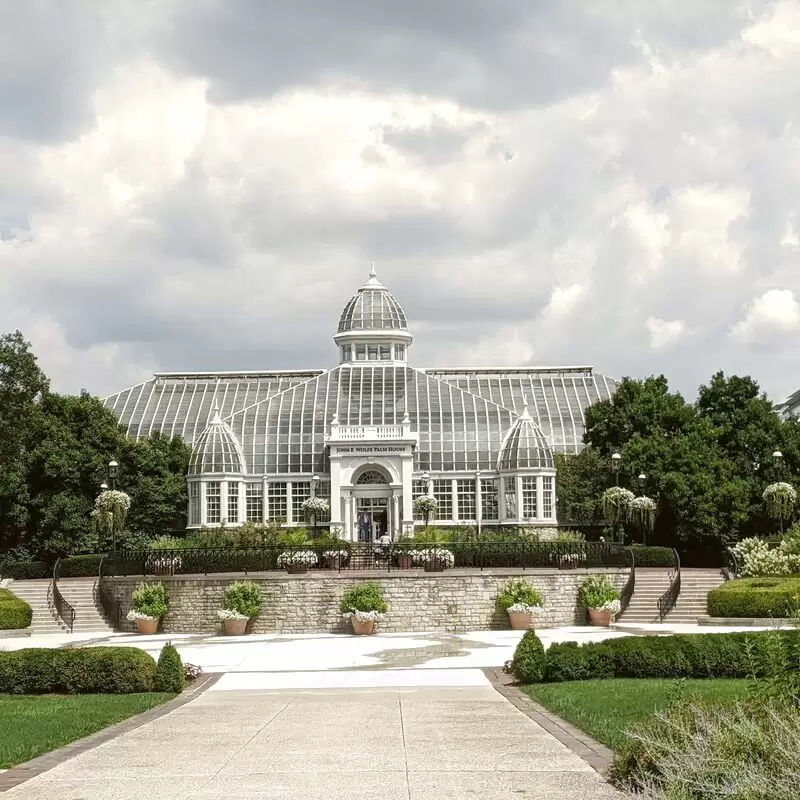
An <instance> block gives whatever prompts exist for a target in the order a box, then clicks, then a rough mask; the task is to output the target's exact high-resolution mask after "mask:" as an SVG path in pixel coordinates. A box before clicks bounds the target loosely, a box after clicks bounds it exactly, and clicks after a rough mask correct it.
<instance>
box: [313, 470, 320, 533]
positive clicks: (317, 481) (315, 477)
mask: <svg viewBox="0 0 800 800" xmlns="http://www.w3.org/2000/svg"><path fill="white" fill-rule="evenodd" d="M317 486H319V475H314V476H312V478H311V496H312V497H316V496H317ZM311 518H312V522H313V525H314V533H313V536H314V538H315V539H316V538H317V512H316V511H314V512H313V514H312V515H311Z"/></svg>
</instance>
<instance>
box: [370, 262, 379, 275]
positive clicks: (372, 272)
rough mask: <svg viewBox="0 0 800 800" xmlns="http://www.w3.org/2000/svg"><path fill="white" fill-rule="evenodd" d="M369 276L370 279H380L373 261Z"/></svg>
mask: <svg viewBox="0 0 800 800" xmlns="http://www.w3.org/2000/svg"><path fill="white" fill-rule="evenodd" d="M369 276H370V278H377V277H378V273H377V272H375V261H371V262H370V270H369Z"/></svg>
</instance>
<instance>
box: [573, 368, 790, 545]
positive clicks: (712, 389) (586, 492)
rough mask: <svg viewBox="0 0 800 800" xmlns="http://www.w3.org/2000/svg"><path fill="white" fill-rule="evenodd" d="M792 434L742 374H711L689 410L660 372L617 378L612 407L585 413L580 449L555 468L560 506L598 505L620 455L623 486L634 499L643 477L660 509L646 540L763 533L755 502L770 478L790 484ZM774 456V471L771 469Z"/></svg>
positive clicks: (684, 541)
mask: <svg viewBox="0 0 800 800" xmlns="http://www.w3.org/2000/svg"><path fill="white" fill-rule="evenodd" d="M799 433H800V430H798V423H797V422H796V421H794V420H790V421H785V420H782V419H781V418H780V417H779V415H778V414H777V413H776V410H775V407H774V406H773V404H772V403H771V402H770V401H769V400H768V399H767V398H766V396H765V395H764V394H763V393H762V392H761V390H760V388H759V386H758V384H757V383H756V382H755V381H754V380H753V379H752V378H750V377H739V376H735V375H734V376H731V377H726V376H725V375H724V374H723V373H722V372H718V373H716V374H715V375H714V376H713V377H712V378H711V380H710V381H709V383H708V384H707V385H703V386H701V387H700V390H699V393H698V398H697V400H696V402H694V403H689V402H687V401H686V400H685V399H684V397H683V396H682V395H681V394H680V393H678V392H671V391H670V389H669V384H668V381H667V379H666V378H665V377H664V376H663V375H661V376H658V377H650V378H646V379H644V380H634V379H631V378H625V379H624V380H623V381H621V383H620V384H619V387H618V389H617V391H616V392H615V394H614V395H613V397H612V398H611V399H610V400H603V401H601V402H598V403H596V404H595V405H593V406H591V407H589V408H588V409H587V412H586V431H585V434H584V442H585V444H586V445H587V446H586V448H585V450H584V451H583V452H582V453H581V454H580V455H579V456H576V457H574V458H573V459H568V461H570V462H572V463H571V464H570V465H569V466H566V467H561V468H560V469H559V489H558V492H559V501H560V502H561V501H562V500H563V498H564V497H565V496H566V497H568V498H569V499H570V501H571V502H573V503H576V504H578V503H581V502H583V503H585V504H590V503H591V502H592V501H593V500H594V501H595V503H596V502H597V501H596V500H595V498H597V497H598V496H599V494H600V493H601V492H602V490H603V489H604V488H605V487H606V486H608V485H609V483H610V482H611V481H610V470H609V465H610V457H611V454H612V453H613V452H614V451H618V452H619V453H620V455H621V456H622V466H621V470H620V484H621V485H624V486H627V487H628V488H630V489H632V490H634V491H635V492H636V493H637V494H638V493H639V487H638V481H637V477H638V475H639V473H641V472H644V473H645V474H646V475H647V484H646V487H645V492H646V494H648V495H649V496H651V497H652V498H654V499H655V500H656V502H657V504H658V515H657V518H656V524H655V530H654V535H653V537H652V540H653V542H654V543H655V542H660V543H663V544H671V545H673V546H687V547H694V546H697V547H704V546H720V545H722V544H725V543H727V542H731V541H736V540H738V539H741V538H742V537H744V536H750V535H753V534H759V533H761V534H763V533H769V532H772V529H773V527H774V523H773V522H772V521H771V520H770V519H769V518H768V517H767V516H766V513H765V508H764V504H763V499H762V495H763V492H764V489H765V488H766V486H767V485H768V484H769V483H771V482H773V481H776V480H787V481H789V482H792V481H793V480H796V479H797V477H798V472H799V471H800V451H799V450H798V445H800V436H799V435H798V434H799ZM775 450H780V451H781V452H782V453H783V455H784V459H783V463H782V465H779V466H776V464H775V463H774V462H773V458H772V454H773V452H774V451H775ZM592 469H594V470H595V473H594V474H595V476H596V479H592V478H591V476H590V474H589V473H590V471H591V470H592ZM598 481H602V482H603V483H602V485H598ZM598 490H599V491H598ZM594 508H596V506H594Z"/></svg>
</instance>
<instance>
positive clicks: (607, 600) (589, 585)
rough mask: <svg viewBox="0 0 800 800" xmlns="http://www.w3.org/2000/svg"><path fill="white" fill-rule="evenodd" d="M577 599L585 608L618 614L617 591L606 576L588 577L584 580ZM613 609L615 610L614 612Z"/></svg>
mask: <svg viewBox="0 0 800 800" xmlns="http://www.w3.org/2000/svg"><path fill="white" fill-rule="evenodd" d="M578 599H579V600H580V603H581V605H582V606H585V607H586V608H591V609H597V610H599V611H613V613H617V612H619V589H617V587H616V586H614V584H613V583H612V582H611V580H610V579H609V577H608V576H607V575H590V576H589V577H588V578H586V580H584V582H583V583H582V584H581V587H580V589H579V590H578ZM615 604H616V605H615ZM614 608H616V609H617V610H616V611H614Z"/></svg>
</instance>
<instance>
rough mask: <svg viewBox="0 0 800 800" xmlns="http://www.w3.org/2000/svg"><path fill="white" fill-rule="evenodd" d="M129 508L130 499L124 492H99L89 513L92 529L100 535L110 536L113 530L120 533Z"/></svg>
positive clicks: (112, 490) (111, 490) (113, 490)
mask: <svg viewBox="0 0 800 800" xmlns="http://www.w3.org/2000/svg"><path fill="white" fill-rule="evenodd" d="M130 507H131V498H130V496H129V495H127V494H125V492H120V491H117V490H116V489H107V490H106V491H103V492H100V494H99V495H97V499H96V500H95V501H94V509H93V510H92V513H91V518H92V527H93V528H94V530H95V531H96V532H97V533H101V534H110V533H111V532H112V531H114V530H117V531H121V530H122V528H123V527H124V525H125V520H126V518H127V516H128V511H129V510H130Z"/></svg>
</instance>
